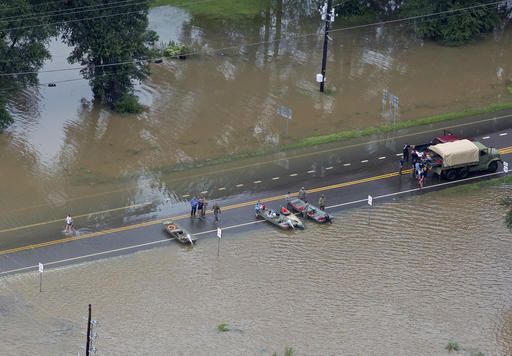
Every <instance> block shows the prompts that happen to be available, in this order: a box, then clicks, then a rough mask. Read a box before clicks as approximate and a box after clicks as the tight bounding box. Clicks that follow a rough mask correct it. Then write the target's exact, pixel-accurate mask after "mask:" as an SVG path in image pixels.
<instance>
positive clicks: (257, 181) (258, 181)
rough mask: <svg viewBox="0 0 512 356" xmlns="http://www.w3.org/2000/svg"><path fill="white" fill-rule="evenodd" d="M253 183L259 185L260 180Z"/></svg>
mask: <svg viewBox="0 0 512 356" xmlns="http://www.w3.org/2000/svg"><path fill="white" fill-rule="evenodd" d="M253 183H254V184H260V183H261V180H255V181H254V182H253Z"/></svg>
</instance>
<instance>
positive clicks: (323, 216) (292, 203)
mask: <svg viewBox="0 0 512 356" xmlns="http://www.w3.org/2000/svg"><path fill="white" fill-rule="evenodd" d="M288 209H289V210H292V211H296V212H298V213H301V214H303V216H304V217H307V218H308V219H312V220H314V221H316V222H318V223H326V222H332V217H331V216H330V215H329V214H327V213H326V212H325V211H323V210H320V209H319V208H317V207H316V206H314V205H311V204H309V203H306V202H305V201H304V200H302V199H298V198H296V199H291V200H289V201H288Z"/></svg>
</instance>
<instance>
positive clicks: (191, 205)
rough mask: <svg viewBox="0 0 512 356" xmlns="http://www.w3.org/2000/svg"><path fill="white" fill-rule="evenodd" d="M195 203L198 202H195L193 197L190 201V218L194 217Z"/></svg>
mask: <svg viewBox="0 0 512 356" xmlns="http://www.w3.org/2000/svg"><path fill="white" fill-rule="evenodd" d="M197 203H198V201H197V199H196V197H193V198H192V200H191V201H190V217H195V216H196V211H197Z"/></svg>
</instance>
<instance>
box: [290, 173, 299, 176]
mask: <svg viewBox="0 0 512 356" xmlns="http://www.w3.org/2000/svg"><path fill="white" fill-rule="evenodd" d="M297 176H298V174H297V173H292V174H290V177H297Z"/></svg>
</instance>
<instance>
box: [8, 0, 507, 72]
mask: <svg viewBox="0 0 512 356" xmlns="http://www.w3.org/2000/svg"><path fill="white" fill-rule="evenodd" d="M506 2H507V0H500V1H494V2H491V3H486V4H479V5H473V6H468V7H465V8H460V9H452V10H445V11H440V12H435V13H430V14H424V15H416V16H410V17H406V18H401V19H394V20H387V21H379V22H373V23H369V24H361V25H354V26H348V27H343V28H338V29H334V30H330V32H331V33H332V32H341V31H349V30H354V29H361V28H366V27H374V26H382V25H387V24H393V23H399V22H404V21H411V20H417V19H422V18H427V17H433V16H438V15H452V16H458V15H460V12H462V11H466V10H471V9H475V8H482V7H487V6H491V5H497V4H501V3H506ZM136 12H138V11H136ZM110 16H116V15H107V16H106V17H110ZM73 21H79V20H73ZM428 21H434V19H431V20H427V21H425V22H428ZM320 35H321V34H319V33H317V32H315V33H308V34H304V35H291V36H287V37H280V38H278V39H272V40H266V41H258V42H250V43H246V44H243V45H235V46H229V47H224V48H218V49H214V51H216V52H219V51H229V50H233V49H239V48H241V47H253V46H257V45H261V44H269V43H274V42H277V41H286V40H294V39H300V38H307V37H312V36H320ZM201 52H202V51H190V52H187V53H184V54H183V55H185V56H191V55H196V54H200V53H201ZM156 58H160V57H155V58H146V59H140V60H139V59H137V60H136V59H132V60H130V61H123V62H116V63H108V64H100V65H96V66H94V68H104V67H114V66H120V65H126V64H133V63H136V62H140V61H144V60H151V59H156ZM86 68H88V66H80V67H73V68H60V69H50V70H44V71H27V72H17V73H0V77H5V76H11V75H28V74H38V73H54V72H65V71H73V70H81V69H86Z"/></svg>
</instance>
